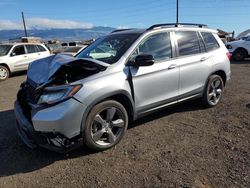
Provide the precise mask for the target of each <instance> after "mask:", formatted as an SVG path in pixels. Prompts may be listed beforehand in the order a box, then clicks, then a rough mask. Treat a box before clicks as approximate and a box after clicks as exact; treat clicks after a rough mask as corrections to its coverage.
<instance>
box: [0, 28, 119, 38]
mask: <svg viewBox="0 0 250 188" xmlns="http://www.w3.org/2000/svg"><path fill="white" fill-rule="evenodd" d="M113 30H115V28H112V27H101V26H99V27H93V28H91V29H32V30H27V33H28V36H30V37H40V38H42V39H43V40H51V39H58V40H60V41H74V40H87V39H92V38H98V37H100V36H103V35H106V34H108V33H110V32H111V31H113ZM23 36H24V31H23V30H0V41H8V40H9V39H15V38H20V37H23Z"/></svg>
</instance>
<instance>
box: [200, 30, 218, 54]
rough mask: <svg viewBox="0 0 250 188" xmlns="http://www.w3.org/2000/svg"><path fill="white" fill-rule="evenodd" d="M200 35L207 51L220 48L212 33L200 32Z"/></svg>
mask: <svg viewBox="0 0 250 188" xmlns="http://www.w3.org/2000/svg"><path fill="white" fill-rule="evenodd" d="M201 35H202V37H203V40H204V43H205V47H206V50H207V51H212V50H215V49H217V48H219V47H220V46H219V44H218V42H217V40H216V39H215V37H214V36H213V34H212V33H208V32H201Z"/></svg>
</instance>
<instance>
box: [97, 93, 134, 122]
mask: <svg viewBox="0 0 250 188" xmlns="http://www.w3.org/2000/svg"><path fill="white" fill-rule="evenodd" d="M105 100H115V101H117V102H119V103H121V104H122V105H123V106H124V108H125V109H126V111H127V113H128V117H129V122H132V121H133V120H134V108H133V104H132V102H131V100H130V99H129V98H128V97H127V96H126V95H124V94H115V95H112V96H110V97H108V98H106V99H104V100H102V101H105Z"/></svg>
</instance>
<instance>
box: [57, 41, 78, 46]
mask: <svg viewBox="0 0 250 188" xmlns="http://www.w3.org/2000/svg"><path fill="white" fill-rule="evenodd" d="M61 45H62V46H63V47H66V48H67V47H72V46H81V45H82V42H79V41H73V42H63V43H62V44H61Z"/></svg>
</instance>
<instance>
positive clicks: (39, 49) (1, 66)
mask: <svg viewBox="0 0 250 188" xmlns="http://www.w3.org/2000/svg"><path fill="white" fill-rule="evenodd" d="M49 55H50V51H49V50H48V49H47V48H46V47H45V45H43V44H34V43H15V44H1V45H0V81H2V80H6V79H7V78H8V77H9V75H10V74H11V73H13V72H16V71H23V70H27V69H28V66H29V64H30V63H31V62H32V61H34V60H37V59H40V58H44V57H47V56H49Z"/></svg>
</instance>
